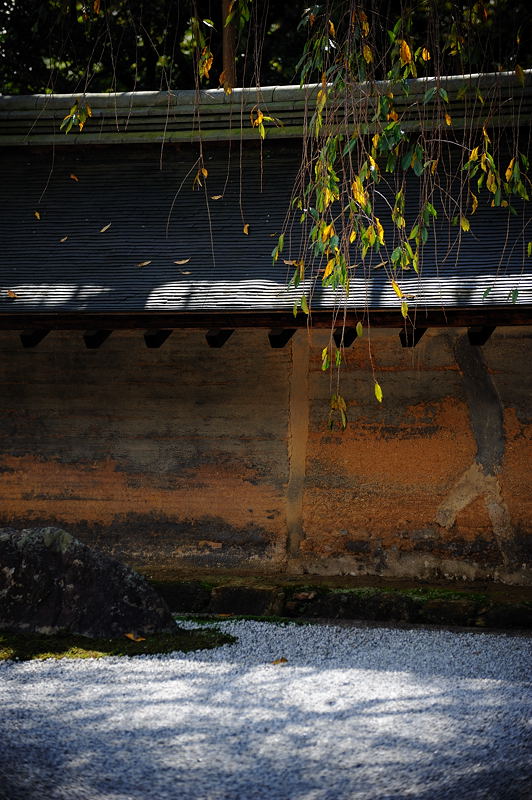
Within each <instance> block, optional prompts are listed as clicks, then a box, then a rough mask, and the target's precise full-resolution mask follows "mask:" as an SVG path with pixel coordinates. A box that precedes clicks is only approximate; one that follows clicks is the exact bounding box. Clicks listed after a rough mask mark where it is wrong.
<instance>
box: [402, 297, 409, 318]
mask: <svg viewBox="0 0 532 800" xmlns="http://www.w3.org/2000/svg"><path fill="white" fill-rule="evenodd" d="M401 314H402V315H403V317H404V319H406V318H407V317H408V303H407V302H406V300H403V302H402V303H401Z"/></svg>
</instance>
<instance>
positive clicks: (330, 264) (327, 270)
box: [323, 258, 335, 278]
mask: <svg viewBox="0 0 532 800" xmlns="http://www.w3.org/2000/svg"><path fill="white" fill-rule="evenodd" d="M334 264H335V259H334V258H331V259H330V261H328V262H327V266H326V267H325V272H324V273H323V277H324V278H328V277H329V275H330V274H331V272H332V271H333V269H334Z"/></svg>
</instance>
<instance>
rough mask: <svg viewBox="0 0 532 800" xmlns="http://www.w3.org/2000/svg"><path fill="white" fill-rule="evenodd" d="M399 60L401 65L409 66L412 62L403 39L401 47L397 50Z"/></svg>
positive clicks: (410, 54) (408, 49)
mask: <svg viewBox="0 0 532 800" xmlns="http://www.w3.org/2000/svg"><path fill="white" fill-rule="evenodd" d="M399 58H400V59H401V64H410V63H411V62H412V53H411V52H410V48H409V46H408V44H407V43H406V42H405V40H404V39H403V40H402V41H401V47H400V48H399Z"/></svg>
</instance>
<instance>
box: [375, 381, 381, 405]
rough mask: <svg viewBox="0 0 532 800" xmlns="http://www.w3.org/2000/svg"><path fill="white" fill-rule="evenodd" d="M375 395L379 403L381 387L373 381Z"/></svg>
mask: <svg viewBox="0 0 532 800" xmlns="http://www.w3.org/2000/svg"><path fill="white" fill-rule="evenodd" d="M375 397H376V398H377V400H378V401H379V403H382V389H381V387H380V384H379V383H377V381H375Z"/></svg>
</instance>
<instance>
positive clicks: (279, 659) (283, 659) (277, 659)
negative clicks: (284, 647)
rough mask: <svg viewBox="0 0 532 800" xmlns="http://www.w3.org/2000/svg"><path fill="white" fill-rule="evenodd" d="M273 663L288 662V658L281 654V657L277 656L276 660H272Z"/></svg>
mask: <svg viewBox="0 0 532 800" xmlns="http://www.w3.org/2000/svg"><path fill="white" fill-rule="evenodd" d="M272 664H288V659H287V658H285V657H284V656H281V658H276V659H275V661H272Z"/></svg>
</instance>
